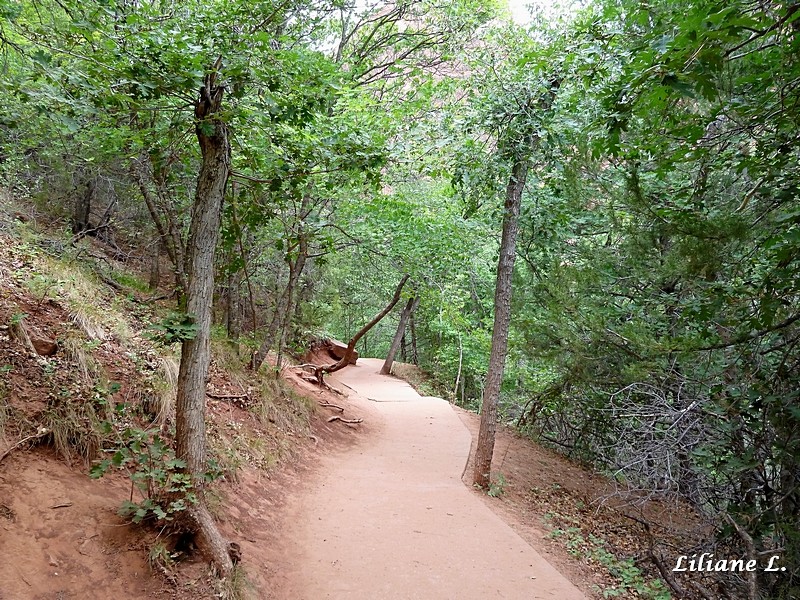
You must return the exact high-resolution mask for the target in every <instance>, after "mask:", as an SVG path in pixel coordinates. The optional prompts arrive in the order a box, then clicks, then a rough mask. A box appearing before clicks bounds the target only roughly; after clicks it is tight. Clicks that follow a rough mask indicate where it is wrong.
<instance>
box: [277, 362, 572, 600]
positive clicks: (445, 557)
mask: <svg viewBox="0 0 800 600" xmlns="http://www.w3.org/2000/svg"><path fill="white" fill-rule="evenodd" d="M380 365H381V361H379V360H375V359H359V361H358V365H357V366H354V367H348V368H346V369H344V370H343V371H340V372H339V373H336V375H335V377H333V378H332V379H333V380H334V381H335V382H338V383H339V384H344V385H345V386H347V387H349V388H351V390H353V392H351V398H350V402H351V406H352V407H353V409H354V411H355V412H359V413H360V414H362V415H363V416H364V419H365V427H366V429H367V431H365V432H364V435H363V438H364V439H363V441H362V442H360V443H358V444H356V445H355V446H353V447H351V448H349V449H347V450H343V451H341V452H335V453H333V454H331V455H330V456H328V457H326V458H325V459H324V462H323V464H322V465H321V467H322V469H321V471H320V473H319V480H317V481H316V482H315V483H316V485H314V486H313V487H311V488H309V489H308V490H306V492H305V493H303V494H301V495H300V496H299V497H298V498H296V499H295V500H296V502H297V504H296V505H295V507H294V510H293V512H294V519H295V520H294V525H293V526H292V527H291V531H290V532H289V535H290V537H289V540H291V542H290V543H291V544H292V546H291V547H290V548H288V549H287V552H288V553H290V555H291V556H287V558H289V560H288V561H287V562H288V563H289V564H292V565H293V570H292V571H290V572H288V573H285V574H284V576H285V580H284V581H285V582H286V583H287V588H288V594H289V595H288V596H287V597H291V598H295V599H297V600H320V599H323V598H332V599H337V600H338V599H344V598H347V599H354V600H355V599H362V598H363V599H365V600H391V599H398V600H399V599H402V600H412V599H421V600H449V599H452V600H469V599H475V600H478V599H480V600H483V599H485V598H510V599H533V598H554V599H557V600H572V599H576V600H577V599H583V598H585V596H584V595H583V594H582V593H581V592H580V591H579V590H578V589H577V588H576V587H575V586H573V585H572V584H571V583H570V582H569V581H568V580H567V579H566V578H565V577H564V576H562V575H561V574H560V573H559V572H558V571H556V570H555V569H554V568H553V567H552V566H551V565H550V564H549V563H548V562H547V561H546V560H545V559H544V558H542V557H541V556H540V555H539V554H538V553H537V552H536V551H535V550H533V549H532V548H531V547H530V546H529V545H528V544H527V543H526V542H525V541H524V540H523V539H522V538H521V537H519V535H517V534H516V533H515V532H514V531H513V530H512V529H511V528H510V527H509V526H508V525H506V523H505V522H504V521H502V520H501V519H500V517H498V516H497V515H496V514H495V513H494V512H492V511H491V509H489V508H488V507H487V506H486V505H485V504H484V503H483V502H482V501H481V500H480V498H478V497H477V496H476V495H475V494H474V493H473V492H472V491H471V490H469V489H468V488H467V487H466V486H465V485H464V484H463V483H462V481H461V475H462V472H463V469H464V465H465V463H466V460H467V456H468V454H469V449H470V441H471V438H470V434H469V432H468V431H467V429H466V428H465V427H464V425H463V424H462V422H461V420H460V419H459V418H458V416H457V415H456V414H455V412H454V411H453V410H452V408H451V407H450V405H449V404H448V403H447V402H445V401H443V400H440V399H436V398H425V397H421V396H419V395H418V394H417V393H416V392H415V391H414V390H413V389H412V388H411V387H410V386H409V385H408V384H406V383H405V382H403V381H400V380H398V379H395V378H391V377H384V376H381V375H379V374H378V370H379V369H380Z"/></svg>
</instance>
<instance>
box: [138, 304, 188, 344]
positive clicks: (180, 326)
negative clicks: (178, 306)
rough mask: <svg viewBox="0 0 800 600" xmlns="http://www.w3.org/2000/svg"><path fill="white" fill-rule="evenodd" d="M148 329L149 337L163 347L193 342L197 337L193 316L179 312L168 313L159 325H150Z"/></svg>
mask: <svg viewBox="0 0 800 600" xmlns="http://www.w3.org/2000/svg"><path fill="white" fill-rule="evenodd" d="M148 329H149V330H150V334H149V337H150V338H151V339H152V340H154V341H156V342H158V343H159V344H162V345H164V346H169V345H171V344H174V343H175V342H184V341H186V340H193V339H194V337H195V336H196V335H197V324H196V323H195V321H194V316H193V315H190V314H187V313H180V312H171V313H169V314H168V315H167V316H166V317H164V318H163V319H162V320H161V321H160V322H159V323H154V324H153V325H150V327H148Z"/></svg>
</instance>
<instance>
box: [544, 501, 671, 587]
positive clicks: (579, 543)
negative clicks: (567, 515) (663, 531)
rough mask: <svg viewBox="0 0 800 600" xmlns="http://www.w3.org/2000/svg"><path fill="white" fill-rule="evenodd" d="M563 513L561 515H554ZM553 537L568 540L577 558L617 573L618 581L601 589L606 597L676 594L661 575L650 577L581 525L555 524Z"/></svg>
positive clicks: (567, 542) (551, 533)
mask: <svg viewBox="0 0 800 600" xmlns="http://www.w3.org/2000/svg"><path fill="white" fill-rule="evenodd" d="M554 516H561V515H554ZM550 537H552V538H554V539H555V538H558V539H563V540H564V545H565V546H566V548H567V550H568V551H569V553H570V554H571V555H572V556H574V557H576V558H583V559H586V560H588V561H590V562H593V563H596V564H599V565H602V566H603V567H604V568H605V569H606V570H607V572H608V573H609V574H610V575H611V576H612V577H614V579H616V581H617V585H614V586H612V587H606V588H603V589H602V590H600V589H598V591H599V592H600V593H601V594H602V595H603V598H615V597H617V596H623V595H629V594H635V596H636V597H637V598H644V599H645V600H670V598H672V596H671V595H670V592H669V590H668V589H667V587H666V585H664V583H663V582H662V581H660V580H658V579H652V580H651V579H647V578H646V577H645V575H644V573H642V571H641V570H640V569H639V568H638V567H637V566H636V565H635V564H634V562H633V560H631V559H619V558H617V557H616V556H615V555H614V554H612V553H611V552H610V551H609V550H608V549H607V548H606V542H605V540H603V539H602V538H600V537H598V536H595V535H591V534H590V535H589V536H588V538H587V537H586V536H584V535H583V530H582V529H581V528H580V527H577V526H575V527H567V528H555V529H553V530H552V531H551V532H550Z"/></svg>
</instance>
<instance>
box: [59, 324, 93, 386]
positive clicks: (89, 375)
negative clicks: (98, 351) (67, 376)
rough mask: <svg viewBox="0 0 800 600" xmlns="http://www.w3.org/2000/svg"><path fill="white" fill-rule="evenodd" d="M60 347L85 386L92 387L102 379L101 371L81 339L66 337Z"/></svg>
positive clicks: (73, 336)
mask: <svg viewBox="0 0 800 600" xmlns="http://www.w3.org/2000/svg"><path fill="white" fill-rule="evenodd" d="M61 345H62V346H63V348H64V352H65V354H66V356H67V358H68V360H69V361H70V362H72V363H73V364H74V365H75V367H76V368H77V370H78V373H79V374H80V376H81V379H82V380H83V382H84V383H85V384H87V385H94V384H95V383H98V382H99V381H100V379H102V377H103V369H102V367H100V365H98V364H97V362H96V361H95V360H94V359H93V358H92V355H91V350H90V349H89V346H88V345H87V343H86V341H85V340H84V339H83V338H81V337H78V336H77V335H68V336H66V337H65V338H64V339H63V340H62V341H61Z"/></svg>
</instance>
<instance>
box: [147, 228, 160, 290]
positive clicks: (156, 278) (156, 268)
mask: <svg viewBox="0 0 800 600" xmlns="http://www.w3.org/2000/svg"><path fill="white" fill-rule="evenodd" d="M160 258H161V236H160V235H156V236H155V239H154V240H153V245H152V246H151V247H150V281H149V283H148V287H149V288H150V289H151V290H155V289H158V284H159V283H160V282H161V262H160V260H159V259H160Z"/></svg>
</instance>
